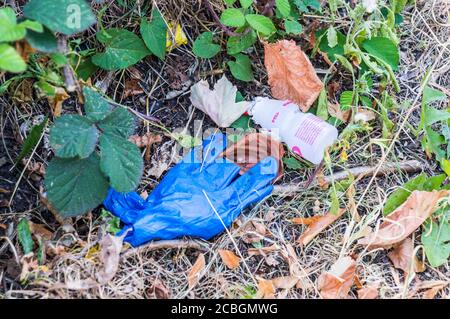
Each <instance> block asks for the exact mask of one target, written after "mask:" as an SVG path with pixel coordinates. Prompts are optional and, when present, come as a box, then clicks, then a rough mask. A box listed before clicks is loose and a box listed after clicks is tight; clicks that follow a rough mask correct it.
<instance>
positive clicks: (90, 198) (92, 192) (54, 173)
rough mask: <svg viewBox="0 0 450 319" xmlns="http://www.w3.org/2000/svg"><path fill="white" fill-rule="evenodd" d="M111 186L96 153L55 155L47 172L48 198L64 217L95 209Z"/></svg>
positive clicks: (46, 186)
mask: <svg viewBox="0 0 450 319" xmlns="http://www.w3.org/2000/svg"><path fill="white" fill-rule="evenodd" d="M108 187H109V185H108V181H107V179H106V178H105V176H104V175H103V174H102V172H101V170H100V158H99V156H98V155H97V154H96V153H95V152H94V153H92V154H91V156H89V157H87V158H82V159H80V158H67V159H66V158H59V157H54V158H53V159H52V160H51V161H50V163H49V165H48V167H47V170H46V173H45V188H46V190H47V196H48V199H49V201H50V203H51V204H52V205H53V207H55V208H56V209H57V211H58V212H59V213H60V214H61V215H62V216H63V217H73V216H77V215H80V214H82V213H85V212H87V211H89V210H91V209H94V208H95V207H97V206H98V205H100V204H101V203H102V201H103V200H104V199H105V198H106V195H107V193H108Z"/></svg>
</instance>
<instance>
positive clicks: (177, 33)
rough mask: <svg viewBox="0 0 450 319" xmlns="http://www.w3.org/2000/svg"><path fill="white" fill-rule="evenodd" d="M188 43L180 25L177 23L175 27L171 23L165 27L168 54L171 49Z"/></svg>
mask: <svg viewBox="0 0 450 319" xmlns="http://www.w3.org/2000/svg"><path fill="white" fill-rule="evenodd" d="M187 43H188V38H187V36H186V34H185V33H184V32H183V29H182V28H181V24H179V23H177V24H176V25H175V26H174V24H173V23H172V22H169V23H168V25H167V41H166V51H167V52H170V51H172V50H173V49H175V48H177V47H179V46H182V45H183V44H187Z"/></svg>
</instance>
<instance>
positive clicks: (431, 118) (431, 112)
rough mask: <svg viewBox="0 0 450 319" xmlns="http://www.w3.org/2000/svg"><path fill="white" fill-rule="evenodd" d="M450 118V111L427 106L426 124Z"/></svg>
mask: <svg viewBox="0 0 450 319" xmlns="http://www.w3.org/2000/svg"><path fill="white" fill-rule="evenodd" d="M448 119H450V112H447V111H444V110H438V109H435V108H434V107H429V106H426V107H425V120H424V124H425V125H427V126H429V125H432V124H434V123H436V122H440V121H447V120H448Z"/></svg>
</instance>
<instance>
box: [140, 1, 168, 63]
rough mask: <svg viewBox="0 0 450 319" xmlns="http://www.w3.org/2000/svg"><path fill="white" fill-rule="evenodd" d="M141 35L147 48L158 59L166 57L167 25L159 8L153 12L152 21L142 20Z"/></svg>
mask: <svg viewBox="0 0 450 319" xmlns="http://www.w3.org/2000/svg"><path fill="white" fill-rule="evenodd" d="M141 35H142V39H144V42H145V45H146V46H147V48H148V49H149V50H150V51H151V52H152V53H153V54H154V55H156V56H157V57H158V58H160V59H161V60H164V58H165V56H166V41H167V38H166V37H167V25H166V22H165V21H164V18H163V17H162V15H161V12H159V10H158V8H156V7H154V8H153V10H152V20H151V21H148V20H147V19H145V18H144V19H142V21H141Z"/></svg>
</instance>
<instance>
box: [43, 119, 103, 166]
mask: <svg viewBox="0 0 450 319" xmlns="http://www.w3.org/2000/svg"><path fill="white" fill-rule="evenodd" d="M98 135H99V133H98V130H97V129H96V128H95V126H94V125H93V124H92V123H91V122H90V121H89V120H88V119H87V118H85V117H83V116H81V115H77V114H71V115H64V116H61V117H59V118H57V119H56V120H55V124H54V125H53V127H52V128H51V130H50V144H51V145H52V147H53V148H54V149H55V154H56V156H59V157H63V158H68V157H74V156H79V157H81V158H85V157H88V156H89V155H90V154H91V153H92V152H93V151H94V150H95V145H96V144H97V140H98Z"/></svg>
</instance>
